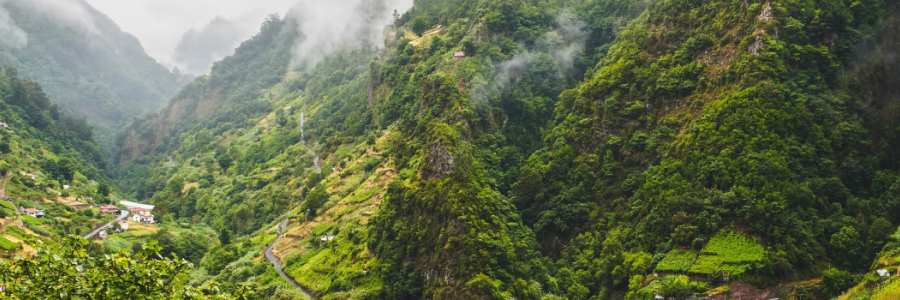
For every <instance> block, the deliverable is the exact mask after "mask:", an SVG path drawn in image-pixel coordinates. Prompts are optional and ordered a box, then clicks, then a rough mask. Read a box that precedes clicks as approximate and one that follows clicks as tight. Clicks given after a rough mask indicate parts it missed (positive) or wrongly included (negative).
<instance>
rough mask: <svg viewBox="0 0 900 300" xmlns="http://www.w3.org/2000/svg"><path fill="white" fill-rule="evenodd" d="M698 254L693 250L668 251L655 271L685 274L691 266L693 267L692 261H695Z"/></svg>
mask: <svg viewBox="0 0 900 300" xmlns="http://www.w3.org/2000/svg"><path fill="white" fill-rule="evenodd" d="M698 254H699V253H698V252H697V251H694V250H686V251H685V250H679V249H674V250H672V251H669V253H668V254H666V256H665V257H664V258H663V260H662V261H660V262H659V263H658V264H657V265H656V271H657V272H678V273H687V272H688V271H689V270H690V269H691V266H693V265H694V261H696V260H697V255H698Z"/></svg>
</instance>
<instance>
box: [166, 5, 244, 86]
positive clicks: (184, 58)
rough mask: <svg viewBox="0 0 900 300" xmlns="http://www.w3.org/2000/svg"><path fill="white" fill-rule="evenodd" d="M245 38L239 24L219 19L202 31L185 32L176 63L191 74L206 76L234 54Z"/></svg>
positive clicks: (177, 51) (179, 44) (177, 48)
mask: <svg viewBox="0 0 900 300" xmlns="http://www.w3.org/2000/svg"><path fill="white" fill-rule="evenodd" d="M243 37H244V36H243V34H242V32H241V30H240V28H239V27H238V25H237V24H235V23H234V22H232V21H230V20H226V19H225V18H222V17H216V18H215V19H213V20H212V21H210V22H209V24H207V25H206V26H204V27H203V28H200V30H197V29H194V28H192V29H191V30H188V32H185V33H184V35H183V36H182V37H181V40H180V41H179V42H178V46H177V47H175V54H174V55H173V56H172V59H173V60H174V61H175V63H177V64H178V65H180V66H181V68H183V69H184V71H186V72H187V73H191V74H206V73H209V70H210V68H212V65H213V63H214V62H217V61H219V60H222V59H223V58H225V57H226V56H228V55H231V54H233V53H234V48H235V47H237V46H238V45H239V44H240V43H241V41H242V40H243Z"/></svg>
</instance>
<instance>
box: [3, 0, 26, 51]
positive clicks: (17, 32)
mask: <svg viewBox="0 0 900 300" xmlns="http://www.w3.org/2000/svg"><path fill="white" fill-rule="evenodd" d="M0 4H2V3H0ZM0 44H2V45H4V46H7V47H12V48H21V47H24V46H25V45H27V44H28V34H26V33H25V31H24V30H22V28H19V26H16V22H15V21H13V19H12V18H11V17H10V16H9V11H7V10H6V9H5V8H3V6H0Z"/></svg>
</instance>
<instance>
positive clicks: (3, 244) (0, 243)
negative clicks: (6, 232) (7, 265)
mask: <svg viewBox="0 0 900 300" xmlns="http://www.w3.org/2000/svg"><path fill="white" fill-rule="evenodd" d="M21 247H22V245H20V244H19V243H14V242H13V241H10V240H8V239H6V238H5V237H2V236H0V248H3V249H4V250H16V249H19V248H21Z"/></svg>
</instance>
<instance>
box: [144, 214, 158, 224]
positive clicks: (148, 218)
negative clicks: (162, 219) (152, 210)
mask: <svg viewBox="0 0 900 300" xmlns="http://www.w3.org/2000/svg"><path fill="white" fill-rule="evenodd" d="M141 223H145V224H156V221H154V220H153V215H149V216H141Z"/></svg>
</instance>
